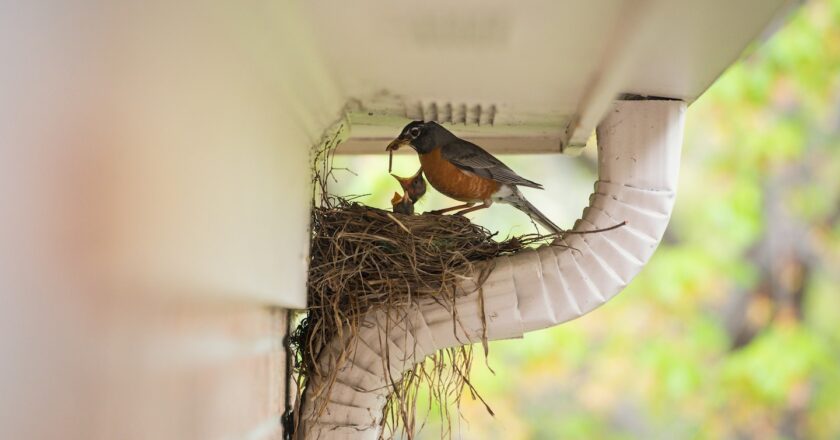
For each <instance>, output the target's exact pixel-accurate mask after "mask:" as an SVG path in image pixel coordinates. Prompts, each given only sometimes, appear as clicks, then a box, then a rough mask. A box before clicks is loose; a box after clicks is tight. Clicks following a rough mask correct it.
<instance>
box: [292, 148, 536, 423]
mask: <svg viewBox="0 0 840 440" xmlns="http://www.w3.org/2000/svg"><path fill="white" fill-rule="evenodd" d="M333 146H334V145H333ZM331 151H332V146H330V144H329V142H328V143H327V147H326V148H325V149H324V150H322V151H320V152H319V154H318V155H317V156H316V164H318V165H319V167H317V168H316V173H315V186H316V194H318V193H320V194H319V196H318V198H319V203H318V204H317V205H318V206H316V207H314V208H313V210H312V236H311V248H310V261H309V281H308V292H307V300H308V308H307V310H306V314H305V316H304V317H303V318H302V320H301V321H300V323H299V325H298V326H297V328H296V329H295V330H294V332H293V334H292V335H291V342H292V348H293V352H294V356H295V358H296V359H295V360H296V362H295V376H296V380H297V385H298V386H297V390H298V402H299V403H300V402H301V399H302V396H303V392H304V390H305V387H306V386H307V381H308V379H309V378H310V377H315V376H319V378H320V379H323V380H321V381H319V382H321V383H327V384H331V383H333V380H332V379H334V378H335V374H336V371H337V370H338V368H331V369H330V370H329V371H322V369H321V368H319V364H318V358H319V355H320V353H321V351H322V350H323V349H324V347H326V345H327V344H328V343H329V341H331V340H333V339H334V338H337V337H342V336H346V335H347V334H348V333H347V332H349V334H350V335H352V334H355V332H356V331H357V330H358V329H359V328H360V326H361V325H362V322H363V319H364V317H365V316H366V315H367V314H368V313H370V312H371V311H374V310H383V311H385V312H387V313H399V312H400V311H404V310H406V307H407V306H410V305H412V304H416V303H417V302H418V301H421V300H424V299H428V298H434V299H435V300H436V301H438V302H441V303H443V304H445V305H450V304H453V303H454V301H455V297H456V294H457V293H456V292H457V290H456V289H455V286H456V284H457V283H458V282H459V280H462V279H463V278H464V277H473V278H475V279H478V280H479V281H480V280H481V279H482V278H483V276H482V274H484V273H486V271H488V270H490V269H491V267H490V265H489V264H486V263H485V264H480V265H479V264H478V263H480V262H486V261H488V260H492V259H493V258H495V257H498V256H500V255H507V254H512V253H515V252H518V251H520V250H522V249H524V248H526V247H529V246H531V245H534V244H538V243H545V242H548V241H549V239H550V238H552V237H550V236H548V237H546V236H540V235H537V234H533V235H526V236H520V237H514V238H508V239H505V240H497V237H496V234H494V233H492V232H491V231H489V230H487V229H486V228H484V227H481V226H479V225H475V224H473V223H471V222H470V221H469V219H467V218H466V217H462V216H454V215H431V214H424V215H406V214H399V213H394V212H389V211H385V210H382V209H377V208H372V207H369V206H365V205H362V204H360V203H356V202H354V201H352V200H347V199H344V198H339V197H333V196H330V195H329V193H328V191H327V187H326V183H327V181H328V180H329V178H330V175H331V173H332V172H333V169H332V168H331V166H330V164H331ZM453 319H457V317H455V316H453ZM345 350H349V348H346V349H345ZM485 350H486V344H485ZM485 354H486V353H485ZM339 358H340V359H346V358H347V356H339ZM472 360H473V351H472V348H471V347H470V346H467V347H458V348H450V349H446V350H442V351H441V352H439V353H437V354H435V355H432V356H431V357H430V358H429V359H427V360H426V361H423V362H419V363H418V364H417V365H416V366H415V367H414V368H413V369H411V370H409V371H407V372H406V373H405V374H404V375H403V377H402V378H398V379H397V380H394V381H393V382H394V383H389V387H390V388H391V389H392V393H391V395H390V397H389V401H388V405H387V406H386V409H385V414H384V416H383V423H384V425H385V426H384V427H383V436H384V437H387V436H394V437H402V438H413V436H414V433H415V432H416V431H417V430H418V429H419V428H420V427H421V426H422V423H417V420H416V418H415V417H416V416H415V414H416V409H417V396H418V392H419V390H420V389H421V387H427V388H428V395H429V396H431V399H430V401H429V402H426V403H428V405H429V406H428V407H427V408H428V409H431V408H432V407H434V408H435V409H436V410H439V411H442V416H443V417H442V418H443V425H442V431H441V437H447V436H449V434H450V433H451V430H450V427H451V418H450V417H449V414H450V413H449V409H450V408H453V405H457V404H458V402H459V401H460V399H461V397H462V396H463V395H464V392H465V391H466V392H469V393H470V395H471V396H472V397H474V398H478V399H480V396H479V395H478V394H477V392H476V390H475V388H474V387H473V386H472V385H471V384H470V381H469V372H470V367H471V364H472ZM328 392H329V390H327V393H328ZM482 401H483V400H482ZM433 404H434V406H432V405H433ZM299 406H300V405H298V407H299ZM488 410H489V407H488ZM316 411H317V410H316ZM491 413H492V412H491ZM296 419H297V420H298V422H300V420H299V418H296Z"/></svg>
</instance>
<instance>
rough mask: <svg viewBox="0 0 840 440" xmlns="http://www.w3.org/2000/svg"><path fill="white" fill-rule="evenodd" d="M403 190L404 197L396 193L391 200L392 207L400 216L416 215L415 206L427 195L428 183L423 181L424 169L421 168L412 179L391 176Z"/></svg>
mask: <svg viewBox="0 0 840 440" xmlns="http://www.w3.org/2000/svg"><path fill="white" fill-rule="evenodd" d="M391 176H393V177H394V179H397V182H399V183H400V186H401V187H402V189H403V195H400V193H396V192H395V193H394V197H392V198H391V207H393V209H394V212H396V213H399V214H408V215H410V214H414V204H415V203H417V201H418V200H420V197H423V194H426V181H425V180H423V169H422V168H420V169H419V170H417V172H416V173H414V175H413V176H411V177H400V176H398V175H396V174H391Z"/></svg>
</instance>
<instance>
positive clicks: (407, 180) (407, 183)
mask: <svg viewBox="0 0 840 440" xmlns="http://www.w3.org/2000/svg"><path fill="white" fill-rule="evenodd" d="M391 176H393V177H394V179H397V182H400V186H401V187H402V189H403V190H408V187H409V186H410V185H411V180H412V178H411V177H409V178H405V177H400V176H398V175H396V174H391Z"/></svg>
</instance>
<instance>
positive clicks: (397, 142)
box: [385, 138, 411, 151]
mask: <svg viewBox="0 0 840 440" xmlns="http://www.w3.org/2000/svg"><path fill="white" fill-rule="evenodd" d="M410 145H411V144H409V142H408V141H407V140H405V139H400V138H396V139H394V140H393V141H391V143H390V144H388V147H387V148H385V151H397V150H399V149H400V147H407V146H410Z"/></svg>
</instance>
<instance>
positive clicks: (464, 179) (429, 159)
mask: <svg viewBox="0 0 840 440" xmlns="http://www.w3.org/2000/svg"><path fill="white" fill-rule="evenodd" d="M420 165H421V166H422V167H423V174H425V175H426V179H427V180H428V181H429V183H430V184H432V186H433V187H435V189H436V190H438V191H440V192H441V193H442V194H443V195H445V196H447V197H451V198H453V199H455V200H460V201H462V202H481V201H484V200H487V199H489V198H490V196H492V195H493V193H495V192H496V191H498V190H499V188H500V187H501V184H500V183H499V182H496V181H495V180H491V179H486V178H484V177H480V176H476V175H475V174H472V173H469V172H466V171H463V170H461V169H459V168H458V167H456V166H455V165H454V164H452V162H450V161H448V160H446V159H444V158H443V157H442V156H441V154H440V148H435V149H434V150H432V151H431V152H429V153H426V154H421V155H420Z"/></svg>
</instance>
